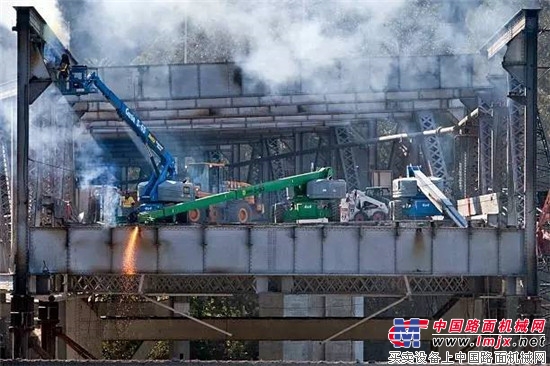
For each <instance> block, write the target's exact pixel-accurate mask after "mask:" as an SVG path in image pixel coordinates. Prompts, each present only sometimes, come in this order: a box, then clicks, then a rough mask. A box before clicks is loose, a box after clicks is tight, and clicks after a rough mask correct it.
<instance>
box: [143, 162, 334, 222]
mask: <svg viewBox="0 0 550 366" xmlns="http://www.w3.org/2000/svg"><path fill="white" fill-rule="evenodd" d="M332 175H333V172H332V169H331V168H320V169H319V170H317V171H315V172H309V173H304V174H299V175H294V176H290V177H286V178H281V179H278V180H275V181H271V182H265V183H260V184H257V185H253V186H249V187H243V188H239V189H236V190H233V191H229V192H224V193H218V194H214V195H211V196H208V197H204V198H199V199H198V200H195V201H190V202H184V203H178V204H176V205H173V206H167V207H164V208H162V209H159V210H155V211H149V212H141V213H140V214H139V216H138V221H139V222H142V223H149V222H152V221H155V220H161V219H166V218H169V217H174V216H176V215H180V214H183V213H186V212H189V211H192V210H200V209H204V208H208V207H209V206H211V205H216V204H219V203H222V202H227V201H230V200H238V199H243V198H246V197H250V196H255V195H258V194H261V193H268V192H275V191H280V190H283V189H286V188H294V195H295V197H305V196H307V184H308V183H309V182H312V181H315V180H318V179H332Z"/></svg>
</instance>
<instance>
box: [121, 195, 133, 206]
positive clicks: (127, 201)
mask: <svg viewBox="0 0 550 366" xmlns="http://www.w3.org/2000/svg"><path fill="white" fill-rule="evenodd" d="M135 203H136V201H135V200H134V197H132V196H131V195H130V193H129V192H126V193H124V200H123V201H122V207H124V208H132V207H134V205H135Z"/></svg>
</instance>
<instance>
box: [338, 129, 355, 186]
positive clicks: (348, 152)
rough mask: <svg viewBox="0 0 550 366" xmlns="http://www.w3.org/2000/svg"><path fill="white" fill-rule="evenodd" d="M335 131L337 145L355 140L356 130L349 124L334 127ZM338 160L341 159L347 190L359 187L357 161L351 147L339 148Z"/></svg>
mask: <svg viewBox="0 0 550 366" xmlns="http://www.w3.org/2000/svg"><path fill="white" fill-rule="evenodd" d="M335 133H336V141H337V143H338V145H342V144H349V143H352V142H355V140H356V136H357V131H355V130H354V129H353V128H352V127H351V126H345V127H336V128H335ZM340 160H341V161H342V168H343V169H344V177H345V179H346V183H347V187H348V190H353V189H359V188H361V185H360V183H359V173H358V172H357V161H356V159H355V154H354V152H353V148H351V147H345V148H342V149H340Z"/></svg>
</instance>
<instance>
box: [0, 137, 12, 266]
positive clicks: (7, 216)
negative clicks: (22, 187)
mask: <svg viewBox="0 0 550 366" xmlns="http://www.w3.org/2000/svg"><path fill="white" fill-rule="evenodd" d="M8 147H9V138H8V137H7V136H3V133H2V134H0V255H1V257H0V273H7V272H9V271H10V270H11V269H12V268H10V267H11V264H10V258H11V189H10V188H11V187H10V164H8V159H9V156H8Z"/></svg>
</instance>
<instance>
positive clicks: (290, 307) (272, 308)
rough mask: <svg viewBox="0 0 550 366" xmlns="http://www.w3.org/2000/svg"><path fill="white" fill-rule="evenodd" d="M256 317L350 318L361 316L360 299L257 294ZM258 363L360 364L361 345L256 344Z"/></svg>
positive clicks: (342, 342)
mask: <svg viewBox="0 0 550 366" xmlns="http://www.w3.org/2000/svg"><path fill="white" fill-rule="evenodd" d="M259 303H260V316H261V317H270V316H273V317H275V316H284V317H326V316H331V317H338V316H342V317H351V316H363V299H362V298H359V300H358V299H357V298H356V297H353V296H349V295H331V296H316V295H285V294H283V293H261V294H260V295H259ZM259 358H260V359H261V360H284V361H356V360H357V361H360V362H361V361H363V342H352V341H331V342H329V343H326V344H322V343H320V342H311V341H282V342H265V341H260V344H259Z"/></svg>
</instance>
